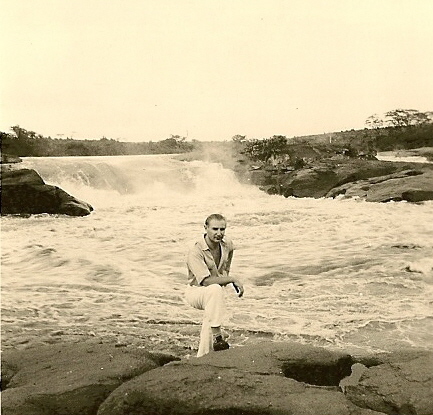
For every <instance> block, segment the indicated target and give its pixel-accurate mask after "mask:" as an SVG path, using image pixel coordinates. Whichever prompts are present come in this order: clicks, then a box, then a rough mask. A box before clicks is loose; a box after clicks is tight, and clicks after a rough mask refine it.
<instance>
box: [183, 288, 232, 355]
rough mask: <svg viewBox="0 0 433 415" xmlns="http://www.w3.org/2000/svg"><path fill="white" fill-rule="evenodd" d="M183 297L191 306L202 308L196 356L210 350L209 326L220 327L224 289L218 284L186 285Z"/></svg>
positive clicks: (210, 334)
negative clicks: (203, 285)
mask: <svg viewBox="0 0 433 415" xmlns="http://www.w3.org/2000/svg"><path fill="white" fill-rule="evenodd" d="M185 299H186V301H187V302H188V304H189V305H191V306H192V307H194V308H197V309H199V310H204V316H203V324H202V326H201V332H200V344H199V347H198V353H197V357H200V356H203V355H205V354H207V353H209V352H210V351H211V350H212V343H213V342H212V330H211V327H220V326H221V324H222V320H223V318H224V315H225V299H224V291H223V288H222V287H221V286H220V285H218V284H211V285H208V286H206V287H197V286H188V287H187V289H186V293H185Z"/></svg>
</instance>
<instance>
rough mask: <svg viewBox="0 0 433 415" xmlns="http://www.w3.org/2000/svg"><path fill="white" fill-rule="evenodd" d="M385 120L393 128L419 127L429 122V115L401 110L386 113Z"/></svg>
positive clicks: (410, 110) (416, 111)
mask: <svg viewBox="0 0 433 415" xmlns="http://www.w3.org/2000/svg"><path fill="white" fill-rule="evenodd" d="M385 119H386V121H387V123H388V124H389V125H391V126H393V127H409V126H411V125H421V124H427V123H429V122H431V118H430V116H429V113H425V112H420V111H418V110H412V109H409V110H405V109H402V108H398V109H395V110H393V111H388V112H387V113H385Z"/></svg>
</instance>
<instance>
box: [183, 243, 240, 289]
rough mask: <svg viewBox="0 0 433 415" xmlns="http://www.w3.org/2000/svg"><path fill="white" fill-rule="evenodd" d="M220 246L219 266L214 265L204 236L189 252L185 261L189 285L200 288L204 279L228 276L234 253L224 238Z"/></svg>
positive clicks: (231, 244)
mask: <svg viewBox="0 0 433 415" xmlns="http://www.w3.org/2000/svg"><path fill="white" fill-rule="evenodd" d="M220 246H221V259H220V262H219V264H216V263H215V260H214V257H213V255H212V253H211V251H210V248H209V247H208V245H207V243H206V241H205V239H204V236H203V237H202V238H201V239H199V240H198V241H197V242H196V243H195V244H194V246H193V247H192V248H191V249H190V250H189V252H188V256H187V261H186V263H187V267H188V282H189V285H198V286H200V285H201V283H202V282H203V280H204V279H205V278H206V277H210V276H215V277H225V276H227V275H228V273H229V271H230V266H231V262H232V256H233V251H234V246H233V242H232V241H231V240H230V239H228V238H227V237H224V239H223V240H222V241H221V242H220Z"/></svg>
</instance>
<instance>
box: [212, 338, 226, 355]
mask: <svg viewBox="0 0 433 415" xmlns="http://www.w3.org/2000/svg"><path fill="white" fill-rule="evenodd" d="M229 347H230V346H229V344H228V343H227V342H226V341H225V340H224V339H223V337H222V336H221V335H219V336H216V337H215V340H214V342H213V349H214V351H215V352H219V351H220V350H227V349H228V348H229Z"/></svg>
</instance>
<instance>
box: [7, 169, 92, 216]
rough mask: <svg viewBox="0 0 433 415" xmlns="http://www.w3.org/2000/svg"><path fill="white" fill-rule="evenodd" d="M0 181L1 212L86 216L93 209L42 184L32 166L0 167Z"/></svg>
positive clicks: (68, 195) (58, 190) (57, 189)
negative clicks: (18, 167)
mask: <svg viewBox="0 0 433 415" xmlns="http://www.w3.org/2000/svg"><path fill="white" fill-rule="evenodd" d="M2 167H3V166H2ZM1 183H2V187H1V191H2V203H1V208H2V210H1V213H2V215H7V214H37V213H52V214H54V213H58V214H65V215H70V216H86V215H89V214H90V212H92V211H93V207H92V206H91V205H89V204H88V203H86V202H83V201H80V200H78V199H76V198H75V197H73V196H71V195H70V194H68V193H67V192H65V191H64V190H62V189H60V188H59V187H57V186H51V185H47V184H45V182H44V181H43V179H42V177H40V176H39V174H38V173H37V172H36V171H35V170H32V169H16V170H7V169H3V168H2V178H1Z"/></svg>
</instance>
